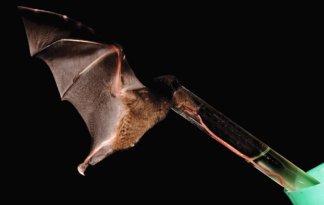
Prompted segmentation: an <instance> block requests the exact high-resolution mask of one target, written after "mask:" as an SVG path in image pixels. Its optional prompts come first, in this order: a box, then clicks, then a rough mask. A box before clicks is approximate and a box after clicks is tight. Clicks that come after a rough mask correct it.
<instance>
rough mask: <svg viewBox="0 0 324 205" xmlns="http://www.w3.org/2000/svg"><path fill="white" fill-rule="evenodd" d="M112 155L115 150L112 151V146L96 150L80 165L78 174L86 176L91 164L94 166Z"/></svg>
mask: <svg viewBox="0 0 324 205" xmlns="http://www.w3.org/2000/svg"><path fill="white" fill-rule="evenodd" d="M112 153H113V150H112V149H111V146H110V145H104V146H100V147H98V148H96V149H94V150H93V151H91V152H90V154H89V155H88V157H87V158H86V159H85V160H84V162H83V163H81V164H79V166H78V172H79V173H80V174H81V175H83V176H84V172H85V170H86V169H87V167H88V166H89V164H90V165H92V166H93V165H95V164H97V163H98V162H100V161H101V160H103V159H104V158H106V157H107V156H108V155H110V154H112Z"/></svg>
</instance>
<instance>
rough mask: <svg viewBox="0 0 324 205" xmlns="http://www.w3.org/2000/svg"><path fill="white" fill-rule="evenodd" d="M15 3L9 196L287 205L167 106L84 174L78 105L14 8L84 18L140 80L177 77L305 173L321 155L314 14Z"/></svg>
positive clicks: (85, 136) (8, 66)
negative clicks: (138, 136) (118, 49)
mask: <svg viewBox="0 0 324 205" xmlns="http://www.w3.org/2000/svg"><path fill="white" fill-rule="evenodd" d="M22 2H23V3H22ZM14 3H15V2H14ZM14 3H13V4H12V5H11V6H10V7H9V8H8V9H9V12H8V13H9V15H6V16H5V17H4V18H2V19H3V22H4V24H3V26H2V32H1V33H2V35H4V37H2V39H3V43H2V46H3V50H4V51H5V52H4V54H3V56H2V60H3V61H4V63H3V66H2V68H1V69H2V71H3V72H2V75H1V76H2V81H1V82H2V83H4V85H3V86H2V88H3V98H2V101H3V102H5V106H3V108H2V109H4V113H5V111H6V112H9V114H5V115H4V116H3V118H4V119H5V122H6V124H5V130H8V132H4V133H6V134H3V136H2V139H3V143H1V144H2V147H3V148H4V149H3V150H5V154H4V155H3V156H4V157H3V158H4V159H3V160H4V165H3V168H2V170H4V171H6V172H5V173H6V174H4V175H3V176H5V178H6V179H7V180H9V181H10V183H9V184H8V185H6V190H7V191H9V192H11V193H17V198H15V197H14V198H11V199H12V200H15V199H23V200H26V201H33V202H37V201H40V202H44V203H45V202H48V201H49V202H60V203H65V202H67V201H71V202H79V201H81V202H82V201H86V200H92V201H93V203H97V202H101V201H102V202H103V203H106V204H109V203H110V204H111V203H115V201H117V202H132V203H144V202H149V203H153V204H154V203H157V202H161V203H174V202H178V203H179V202H180V203H188V202H194V203H202V204H207V203H215V204H238V203H240V204H245V203H248V204H290V202H289V200H288V199H287V198H286V196H285V195H284V193H283V191H282V188H281V187H280V186H278V185H277V184H275V183H274V182H273V181H271V180H269V179H268V178H267V177H265V176H264V175H263V174H261V173H260V172H259V171H257V170H255V169H254V168H253V167H252V166H250V165H249V164H247V163H246V162H245V161H244V160H242V159H240V158H238V157H237V156H236V155H234V154H233V153H231V152H230V151H229V150H227V149H226V148H224V147H222V146H221V145H220V144H218V143H217V142H215V141H214V140H212V139H211V138H209V137H208V136H207V135H205V134H204V133H202V132H201V131H199V130H198V129H197V128H195V127H194V126H192V125H191V124H189V123H188V122H186V121H185V120H183V119H182V118H181V117H180V116H178V115H176V114H175V113H172V112H170V114H169V115H168V117H167V118H166V120H165V121H163V122H161V123H159V124H158V125H157V126H155V127H154V128H153V129H151V130H150V131H149V132H147V133H146V134H145V136H144V137H143V138H142V140H141V141H140V143H138V144H137V146H135V147H134V148H132V149H130V150H127V151H123V152H119V153H116V154H114V155H113V156H111V157H109V158H107V159H105V160H104V161H102V162H101V163H99V164H98V165H96V166H95V167H91V168H89V169H88V171H87V172H86V174H87V176H86V177H82V176H80V175H79V174H78V172H77V170H76V167H77V165H78V164H79V163H80V162H81V161H83V159H84V158H85V157H86V155H87V154H88V151H89V147H90V137H89V133H88V131H87V129H86V126H85V123H84V122H83V121H82V119H81V117H80V116H79V114H78V113H77V111H76V110H75V108H74V107H73V106H72V105H71V104H69V103H67V102H60V97H59V94H58V91H57V88H56V85H55V82H54V79H53V77H52V75H51V73H50V71H49V69H48V68H47V66H46V65H45V63H43V62H42V61H40V60H38V59H32V58H30V57H29V52H28V47H27V40H26V37H25V33H24V29H23V25H22V23H21V21H20V18H19V16H18V15H17V11H16V8H15V6H16V5H25V6H31V7H35V8H41V9H46V10H51V11H55V12H58V13H63V14H66V15H68V16H70V17H72V18H74V19H77V20H80V21H82V22H83V23H84V24H86V25H89V26H91V27H92V28H94V29H95V30H96V31H97V32H98V33H100V34H101V35H102V36H106V38H107V39H109V40H112V41H114V42H118V43H119V44H121V45H122V46H123V48H124V51H125V53H126V55H127V59H128V61H129V64H130V65H131V66H132V68H133V70H134V71H135V73H136V75H137V76H138V77H139V78H140V80H141V81H142V82H143V83H144V84H145V83H146V82H148V81H149V80H150V79H152V78H153V77H155V76H159V75H163V74H174V75H176V76H178V78H180V80H181V81H182V84H183V85H185V86H186V87H187V88H189V89H190V90H191V91H193V92H194V93H195V94H197V95H198V96H200V97H201V98H203V99H204V100H206V101H207V102H208V103H209V104H211V105H213V106H214V107H216V108H217V109H218V110H220V111H222V112H223V113H224V114H226V115H227V116H229V117H230V118H231V119H233V120H234V121H235V122H237V123H238V124H240V125H242V126H243V127H244V128H246V129H247V130H249V131H250V132H251V133H253V134H254V135H256V136H257V137H258V138H260V139H261V140H263V141H264V142H266V143H267V144H268V145H270V146H271V147H272V148H274V149H275V150H277V151H278V152H279V153H281V154H282V155H284V156H285V157H286V158H288V159H290V160H291V161H292V162H294V163H295V164H297V165H298V166H300V167H301V168H302V169H304V170H308V169H310V168H312V167H315V166H316V165H318V164H320V163H321V162H323V155H322V149H323V147H322V146H321V143H320V141H321V140H322V139H321V138H322V119H321V116H322V115H323V108H322V105H323V100H322V99H321V96H322V89H321V87H323V85H322V84H323V81H322V75H321V74H320V71H319V70H320V69H321V68H323V63H322V53H320V48H323V45H322V42H321V41H322V40H321V39H320V33H319V24H317V13H316V12H315V11H312V10H310V9H308V8H307V7H303V5H301V6H299V7H296V8H295V7H294V6H296V5H289V6H283V5H241V4H240V5H238V4H234V3H233V4H230V5H220V4H218V5H217V4H215V5H209V4H205V3H203V2H200V3H199V4H198V3H183V4H179V5H175V4H174V3H166V2H155V3H139V2H136V3H132V4H129V3H126V2H123V1H119V2H118V3H116V2H108V1H94V0H92V1H85V3H81V2H79V1H69V2H66V1H21V2H16V4H14ZM297 6H298V5H297ZM40 196H41V197H45V198H46V200H45V201H43V200H42V199H41V197H40ZM256 196H257V197H256ZM258 198H262V199H263V200H262V202H260V200H258ZM113 201H114V202H113Z"/></svg>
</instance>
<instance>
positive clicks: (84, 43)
mask: <svg viewBox="0 0 324 205" xmlns="http://www.w3.org/2000/svg"><path fill="white" fill-rule="evenodd" d="M18 9H19V12H20V15H21V17H22V21H23V24H24V27H25V31H26V36H27V40H28V45H29V50H30V54H31V56H34V57H37V58H40V59H42V60H43V61H45V62H46V64H47V65H48V67H49V68H50V70H51V72H52V74H53V76H54V79H55V82H56V85H57V88H58V91H59V94H60V96H61V99H62V100H66V101H69V102H70V103H72V104H73V106H75V107H76V109H77V110H78V112H79V113H80V115H81V117H82V118H83V120H84V121H85V123H86V125H87V128H88V130H89V132H90V135H91V136H92V147H91V150H90V153H89V154H88V156H87V157H86V158H85V160H84V161H83V162H82V163H81V164H79V165H78V167H77V169H78V172H79V173H80V174H82V175H84V173H85V170H86V169H87V167H88V166H89V165H95V164H97V163H98V162H100V161H102V160H103V159H104V158H105V157H107V156H109V155H111V154H112V153H114V152H116V151H118V150H123V149H127V148H130V147H133V146H134V145H135V144H136V143H137V142H138V141H139V139H140V138H141V137H142V136H143V135H144V133H145V132H146V131H147V130H149V129H150V128H152V127H153V126H154V125H155V124H156V123H158V122H159V121H161V120H163V119H164V118H165V117H166V115H167V113H168V111H169V109H170V106H171V104H172V95H171V94H172V92H173V88H172V86H174V85H172V84H174V83H173V82H174V81H176V79H175V77H173V76H162V77H159V78H156V79H155V81H154V83H153V84H152V85H151V86H150V88H148V87H146V86H144V85H143V84H142V83H141V82H140V81H139V80H138V79H137V77H136V76H135V74H134V72H133V70H132V69H131V67H130V66H129V64H128V63H127V60H126V58H125V55H124V53H123V50H122V48H121V47H120V46H119V45H117V44H115V43H107V42H105V41H103V40H101V39H99V38H98V37H97V36H96V35H95V33H94V31H93V29H91V28H89V27H87V26H85V25H83V24H82V23H80V22H77V21H75V20H72V19H70V18H68V17H67V16H65V15H61V14H57V13H54V12H49V11H44V10H38V9H33V8H28V7H18Z"/></svg>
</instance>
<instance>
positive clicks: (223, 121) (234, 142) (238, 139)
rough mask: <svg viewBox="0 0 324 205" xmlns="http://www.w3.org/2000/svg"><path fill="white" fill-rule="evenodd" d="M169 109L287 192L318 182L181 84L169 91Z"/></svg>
mask: <svg viewBox="0 0 324 205" xmlns="http://www.w3.org/2000/svg"><path fill="white" fill-rule="evenodd" d="M173 99H174V104H173V107H172V109H173V110H174V111H175V112H176V113H178V114H180V115H181V116H182V117H184V118H185V119H187V120H188V121H190V122H191V123H192V124H194V125H196V126H197V127H198V128H199V129H201V130H202V131H204V132H205V133H207V134H208V135H210V136H211V137H212V138H213V139H215V140H216V141H218V142H219V143H221V144H222V145H224V146H225V147H227V148H228V149H229V150H231V151H232V152H234V153H235V154H236V155H238V156H239V157H241V158H243V159H244V160H246V161H247V162H248V163H250V164H252V165H253V166H254V167H255V168H256V169H258V170H259V171H261V172H262V173H264V174H265V175H267V176H268V177H269V178H271V179H272V180H273V181H275V182H277V183H278V184H279V185H281V186H282V187H284V188H285V189H286V190H288V191H296V190H298V189H302V188H306V187H309V186H313V185H316V184H319V182H318V181H317V180H316V179H314V178H313V177H311V176H310V175H308V174H307V173H305V172H304V171H303V170H301V169H300V168H298V167H297V166H296V165H294V164H293V163H291V162H290V161H288V160H287V159H285V158H284V157H283V156H281V155H280V154H278V153H277V152H275V151H274V150H273V149H271V148H270V147H269V146H268V145H266V144H265V143H263V142H262V141H260V140H259V139H257V138H256V137H254V136H253V135H252V134H250V133H249V132H248V131H246V130H245V129H243V128H242V127H240V126H239V125H237V124H236V123H235V122H233V121H232V120H230V119H229V118H227V117H226V116H225V115H223V114H222V113H221V112H219V111H217V110H216V109H215V108H213V107H212V106H210V105H209V104H207V103H206V102H205V101H203V100H202V99H200V98H199V97H197V96H196V95H195V94H193V93H192V92H190V91H189V90H188V89H186V88H185V87H183V86H181V85H179V86H178V87H177V89H176V90H175V92H174V93H173Z"/></svg>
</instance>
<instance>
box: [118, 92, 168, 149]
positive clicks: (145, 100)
mask: <svg viewBox="0 0 324 205" xmlns="http://www.w3.org/2000/svg"><path fill="white" fill-rule="evenodd" d="M124 96H125V97H123V98H122V100H123V104H124V105H125V107H126V108H127V111H126V114H125V116H124V117H123V118H122V120H121V122H120V124H119V126H118V129H117V130H118V131H117V133H119V134H118V135H117V137H116V139H115V140H114V142H113V143H112V149H113V150H114V151H117V150H122V149H127V148H129V147H132V146H134V145H135V144H136V143H137V142H138V141H139V139H140V138H141V137H142V136H143V135H144V133H145V132H146V131H147V130H149V129H150V128H152V127H153V126H154V125H155V124H156V123H158V122H159V121H161V120H163V119H164V118H165V117H166V115H167V113H168V111H169V108H170V105H171V103H170V102H169V101H167V100H165V99H162V98H157V97H155V96H154V95H152V93H150V92H149V91H148V89H147V88H142V89H138V90H132V91H127V93H126V94H125V95H124Z"/></svg>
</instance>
